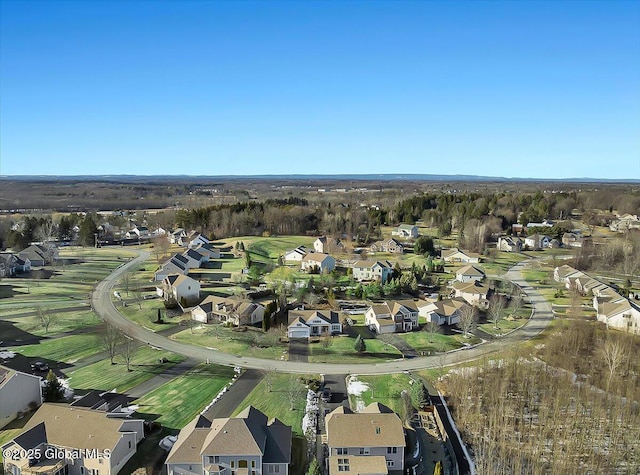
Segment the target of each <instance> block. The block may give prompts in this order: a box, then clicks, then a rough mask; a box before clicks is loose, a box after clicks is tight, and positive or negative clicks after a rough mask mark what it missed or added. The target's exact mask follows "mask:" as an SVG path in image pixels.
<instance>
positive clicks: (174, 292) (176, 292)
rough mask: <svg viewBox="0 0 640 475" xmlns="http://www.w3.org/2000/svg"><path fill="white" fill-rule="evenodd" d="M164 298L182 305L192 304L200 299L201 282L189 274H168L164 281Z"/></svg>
mask: <svg viewBox="0 0 640 475" xmlns="http://www.w3.org/2000/svg"><path fill="white" fill-rule="evenodd" d="M162 298H163V299H164V300H166V301H169V300H175V301H176V302H178V303H179V304H180V305H182V306H187V305H192V304H194V303H196V302H198V301H199V300H200V282H198V281H197V280H195V279H192V278H191V277H189V276H188V275H182V274H171V275H168V276H167V277H165V278H164V280H163V281H162Z"/></svg>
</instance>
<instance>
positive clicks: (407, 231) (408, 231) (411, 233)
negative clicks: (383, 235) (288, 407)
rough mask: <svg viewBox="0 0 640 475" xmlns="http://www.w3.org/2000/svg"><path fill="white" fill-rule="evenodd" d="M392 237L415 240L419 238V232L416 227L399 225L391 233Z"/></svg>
mask: <svg viewBox="0 0 640 475" xmlns="http://www.w3.org/2000/svg"><path fill="white" fill-rule="evenodd" d="M391 234H392V235H394V236H400V237H401V238H407V239H415V238H417V237H418V236H419V234H420V232H419V230H418V226H415V225H413V224H401V225H400V226H398V227H397V228H396V229H395V230H394V231H392V232H391Z"/></svg>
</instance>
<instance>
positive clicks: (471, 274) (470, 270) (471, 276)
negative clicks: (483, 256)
mask: <svg viewBox="0 0 640 475" xmlns="http://www.w3.org/2000/svg"><path fill="white" fill-rule="evenodd" d="M484 277H485V274H484V271H483V270H482V269H480V268H479V267H476V266H472V265H471V264H469V265H466V266H464V267H460V269H458V270H456V280H457V281H459V282H473V281H474V280H483V279H484Z"/></svg>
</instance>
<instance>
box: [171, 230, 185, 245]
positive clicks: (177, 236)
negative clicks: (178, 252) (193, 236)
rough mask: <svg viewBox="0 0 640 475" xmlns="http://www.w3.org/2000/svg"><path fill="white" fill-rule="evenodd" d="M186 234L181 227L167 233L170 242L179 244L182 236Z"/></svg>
mask: <svg viewBox="0 0 640 475" xmlns="http://www.w3.org/2000/svg"><path fill="white" fill-rule="evenodd" d="M186 236H187V233H186V232H185V230H184V229H182V228H178V229H176V230H175V231H171V232H170V233H169V242H170V243H171V244H179V243H180V242H181V240H182V238H184V237H186Z"/></svg>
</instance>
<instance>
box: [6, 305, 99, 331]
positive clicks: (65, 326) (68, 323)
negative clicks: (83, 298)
mask: <svg viewBox="0 0 640 475" xmlns="http://www.w3.org/2000/svg"><path fill="white" fill-rule="evenodd" d="M47 312H48V313H49V314H51V315H52V316H51V323H50V325H49V331H48V332H45V330H44V327H43V326H42V324H41V322H40V319H39V317H37V316H26V317H11V316H5V317H3V318H2V320H3V321H5V322H11V323H12V324H13V325H14V326H15V327H16V328H17V329H19V330H20V331H22V332H27V333H31V334H32V335H38V336H52V335H58V334H60V333H67V332H72V331H74V330H78V329H80V328H88V327H95V326H97V325H100V323H101V321H100V319H99V318H98V317H97V316H96V315H95V314H94V313H93V312H92V311H90V310H79V311H76V312H59V313H56V309H55V308H50V307H48V308H47ZM3 337H4V338H7V339H11V338H12V336H11V335H10V334H7V335H4V334H3Z"/></svg>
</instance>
